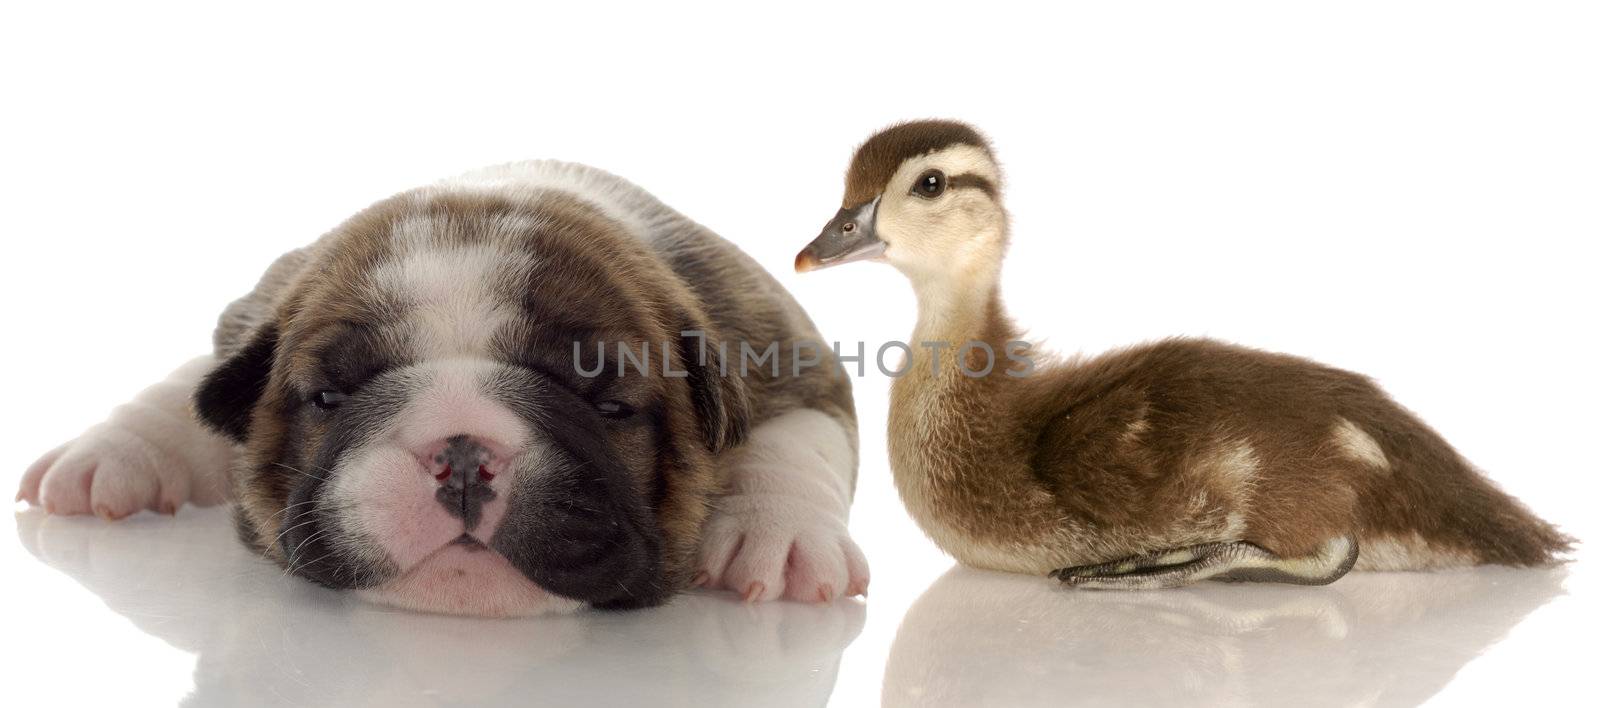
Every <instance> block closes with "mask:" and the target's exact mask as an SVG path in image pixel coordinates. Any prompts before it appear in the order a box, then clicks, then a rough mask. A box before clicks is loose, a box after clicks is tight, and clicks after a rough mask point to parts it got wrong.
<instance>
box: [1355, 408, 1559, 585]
mask: <svg viewBox="0 0 1600 708" xmlns="http://www.w3.org/2000/svg"><path fill="white" fill-rule="evenodd" d="M1363 413H1365V415H1361V416H1359V417H1360V418H1362V419H1365V420H1364V423H1365V426H1364V427H1367V429H1368V430H1371V431H1372V433H1373V436H1374V438H1376V441H1377V442H1378V443H1379V445H1381V447H1382V449H1383V452H1384V454H1385V455H1386V456H1387V458H1388V461H1389V463H1390V470H1389V472H1388V474H1385V475H1382V477H1381V479H1378V480H1374V481H1373V483H1372V486H1371V488H1369V489H1367V490H1364V491H1365V493H1364V494H1363V496H1364V497H1366V498H1365V499H1364V500H1363V503H1362V504H1361V505H1360V508H1361V509H1362V512H1361V513H1362V515H1363V517H1364V518H1362V519H1361V522H1362V527H1363V533H1362V534H1361V535H1362V539H1361V544H1362V555H1363V561H1364V563H1363V565H1364V566H1366V567H1370V568H1374V569H1378V568H1382V567H1383V566H1384V565H1386V564H1387V565H1392V566H1394V567H1393V568H1390V569H1395V570H1400V569H1406V568H1418V567H1423V568H1425V567H1441V566H1448V565H1472V564H1495V565H1508V566H1519V567H1525V566H1539V565H1548V564H1551V563H1555V562H1560V561H1561V560H1562V556H1564V555H1565V554H1567V553H1569V552H1570V551H1571V550H1572V547H1573V544H1574V543H1575V540H1574V539H1573V538H1572V537H1570V536H1567V535H1566V534H1564V533H1562V532H1561V531H1560V530H1559V529H1557V528H1556V527H1555V525H1553V524H1551V523H1550V522H1548V521H1545V520H1544V519H1541V518H1539V517H1538V516H1537V515H1535V514H1534V513H1533V512H1532V511H1530V510H1529V509H1528V508H1527V507H1526V506H1524V505H1523V504H1522V502H1520V501H1518V500H1517V499H1516V498H1515V497H1512V496H1511V495H1509V494H1507V493H1506V492H1505V491H1503V490H1501V489H1500V488H1499V487H1498V486H1497V485H1495V484H1494V482H1491V481H1490V480H1489V479H1488V478H1487V477H1485V476H1484V475H1483V474H1482V473H1481V472H1479V471H1478V469H1477V468H1475V467H1474V466H1473V465H1472V464H1471V463H1470V462H1468V461H1467V460H1466V459H1465V458H1464V457H1463V456H1462V455H1461V454H1460V453H1458V452H1457V451H1456V450H1455V448H1454V447H1452V446H1451V445H1450V444H1449V443H1448V442H1446V441H1445V439H1444V438H1443V437H1442V436H1440V435H1439V434H1438V433H1437V432H1435V431H1434V430H1433V429H1432V428H1430V427H1429V426H1428V425H1427V424H1426V423H1424V422H1422V420H1421V419H1420V418H1418V417H1417V416H1416V415H1415V414H1413V413H1411V412H1410V411H1408V410H1406V409H1405V408H1403V407H1401V406H1400V405H1399V404H1397V403H1394V402H1393V401H1392V400H1389V399H1388V398H1387V396H1384V397H1383V399H1382V405H1379V406H1373V407H1370V408H1368V410H1366V411H1363ZM1419 547H1420V549H1421V550H1419ZM1386 549H1387V550H1391V551H1394V554H1393V555H1394V557H1393V558H1387V559H1386V558H1385V550H1386ZM1386 561H1387V563H1386Z"/></svg>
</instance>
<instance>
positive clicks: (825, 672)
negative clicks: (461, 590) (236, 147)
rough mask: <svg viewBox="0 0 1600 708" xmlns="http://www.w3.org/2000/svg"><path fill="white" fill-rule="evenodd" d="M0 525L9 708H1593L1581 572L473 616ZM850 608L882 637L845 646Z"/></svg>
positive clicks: (87, 530)
mask: <svg viewBox="0 0 1600 708" xmlns="http://www.w3.org/2000/svg"><path fill="white" fill-rule="evenodd" d="M14 529H15V535H13V534H12V530H11V529H10V528H8V529H7V531H6V532H5V534H4V536H5V538H4V540H3V545H0V548H3V551H0V552H3V555H0V560H3V561H4V564H5V568H6V577H5V583H6V586H7V593H8V595H9V600H8V602H7V603H6V614H7V617H6V626H7V629H8V631H7V633H6V642H7V652H8V653H9V654H10V657H9V660H8V661H7V662H6V673H8V674H11V675H12V676H13V677H14V678H13V680H11V681H8V683H9V685H10V686H11V695H13V696H16V697H22V698H26V699H27V700H26V702H24V703H17V704H15V705H32V704H35V703H38V702H43V703H56V704H72V705H93V704H97V703H116V704H123V705H170V704H175V703H183V704H184V705H190V706H210V705H240V704H249V705H370V706H409V705H440V704H472V705H595V706H605V705H696V706H720V705H727V706H752V705H775V706H786V705H795V706H803V705H823V704H828V703H831V704H833V705H844V706H852V705H865V704H872V703H874V702H877V701H878V700H879V699H880V697H881V700H882V702H883V703H884V704H886V705H998V706H1021V705H1062V704H1084V705H1176V706H1193V705H1219V706H1220V705H1226V706H1253V705H1260V706H1270V705H1330V706H1389V705H1395V706H1401V705H1414V704H1418V703H1421V702H1423V701H1427V700H1429V699H1433V698H1438V699H1439V702H1440V703H1446V704H1469V703H1470V704H1478V703H1483V704H1490V703H1494V702H1496V701H1499V700H1502V699H1516V698H1518V697H1521V698H1523V699H1527V698H1536V699H1539V700H1540V701H1543V702H1549V703H1555V704H1577V703H1581V702H1582V701H1583V698H1582V697H1583V696H1586V695H1588V696H1592V691H1591V689H1590V688H1589V685H1588V683H1587V678H1588V676H1587V672H1588V671H1591V670H1592V666H1590V664H1591V660H1592V656H1589V654H1590V652H1589V651H1588V650H1587V648H1585V647H1586V645H1587V641H1586V637H1585V635H1586V634H1587V635H1591V636H1592V632H1593V630H1594V629H1595V627H1594V625H1593V621H1594V618H1595V612H1594V590H1593V588H1594V585H1593V582H1592V580H1591V578H1590V576H1591V575H1592V574H1591V573H1588V572H1586V571H1587V567H1586V566H1584V565H1581V564H1574V565H1571V566H1568V567H1565V568H1558V569H1553V570H1537V571H1516V570H1508V569H1503V568H1483V569H1476V570H1465V571H1456V572H1445V573H1369V574H1353V575H1350V576H1348V577H1346V578H1345V579H1343V580H1340V581H1339V582H1338V583H1336V584H1334V585H1332V586H1329V587H1325V588H1296V587H1283V586H1244V585H1224V584H1216V583H1209V584H1205V585H1201V586H1199V587H1195V588H1190V589H1184V590H1176V591H1164V592H1150V593H1106V592H1085V591H1077V592H1074V591H1066V590H1062V589H1060V588H1058V587H1056V586H1055V584H1054V583H1051V582H1048V581H1045V580H1043V579H1040V578H1029V577H1022V576H1015V575H1005V574H999V573H987V572H982V571H974V570H968V569H962V568H956V569H952V570H949V571H948V572H945V573H944V574H943V575H942V576H940V577H938V578H937V579H936V580H935V581H934V582H933V583H932V584H931V585H930V586H928V587H927V588H926V590H924V591H922V592H921V593H920V596H917V595H914V594H903V593H895V592H891V593H887V594H888V595H889V596H888V597H886V598H882V599H880V598H876V597H875V598H873V599H872V600H870V601H869V602H867V603H865V605H863V604H861V603H856V602H844V603H839V604H836V605H834V606H830V607H824V606H812V605H798V604H792V603H774V604H766V605H758V606H750V605H745V604H742V603H740V602H738V601H737V600H736V599H735V598H733V597H732V596H731V595H706V594H695V595H686V596H683V597H681V598H679V599H678V600H677V601H675V602H673V603H671V604H670V605H668V606H667V607H664V608H660V609H656V610H649V611H644V612H636V613H593V612H591V613H586V614H582V615H579V616H576V617H565V618H553V619H533V620H519V621H490V620H472V619H463V618H456V617H443V616H432V615H420V614H413V613H408V612H400V611H394V610H390V609H386V608H382V607H377V606H372V605H367V604H365V603H362V602H360V601H357V600H356V599H355V598H353V597H351V596H349V595H347V594H339V593H334V592H330V591H326V590H323V589H320V588H316V587H313V586H311V585H309V584H307V583H305V582H303V581H300V580H297V579H294V578H287V577H284V576H283V575H282V574H281V573H280V572H279V571H278V570H277V569H276V568H275V567H274V566H272V565H270V564H269V563H267V562H266V561H263V560H261V559H258V558H256V557H254V556H252V555H251V554H250V553H248V552H247V551H246V550H245V549H244V548H243V547H242V546H241V545H239V544H238V543H237V542H236V541H235V540H234V539H233V537H232V533H231V528H230V526H229V523H228V518H227V514H226V512H225V511H223V510H221V509H209V510H198V509H186V510H184V511H183V512H182V513H180V514H179V515H178V516H177V517H176V518H165V517H158V516H155V515H151V514H148V513H147V514H141V515H139V516H136V517H134V518H131V519H129V520H126V521H124V522H121V523H116V524H108V523H105V522H103V521H100V520H99V519H94V518H82V517H79V518H59V517H45V516H44V515H43V514H40V513H39V512H37V511H28V512H23V513H19V514H17V516H16V524H15V527H14ZM877 561H878V566H877V572H879V573H895V572H896V571H899V570H905V571H913V572H912V573H911V574H912V575H925V573H916V572H915V568H913V567H911V566H910V565H904V564H903V563H904V561H905V559H902V561H901V562H900V563H897V562H896V559H894V558H879V559H877ZM888 585H890V586H891V587H892V588H898V587H902V586H901V585H900V584H897V583H889V584H888ZM906 600H914V601H910V602H907V601H906ZM869 617H870V618H871V620H870V621H871V622H872V623H873V624H874V625H876V626H877V627H878V629H879V631H877V632H875V634H877V635H879V636H890V637H892V641H891V642H889V643H887V644H884V643H882V642H880V641H869V642H866V643H864V644H861V645H857V646H854V647H851V643H852V640H855V639H856V638H857V636H858V634H859V633H861V631H862V626H863V621H864V620H867V618H869ZM884 630H887V634H886V633H885V631H884ZM847 647H851V648H849V649H847ZM842 662H843V663H844V665H845V670H843V671H841V663H842ZM841 675H843V678H844V680H842V681H841V680H840V679H841Z"/></svg>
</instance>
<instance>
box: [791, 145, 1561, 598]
mask: <svg viewBox="0 0 1600 708" xmlns="http://www.w3.org/2000/svg"><path fill="white" fill-rule="evenodd" d="M1000 188H1001V176H1000V168H999V166H998V164H997V163H996V161H995V158H994V153H993V152H992V151H991V150H990V147H989V143H988V141H986V140H985V139H984V137H983V136H982V135H980V134H979V133H978V132H977V131H976V130H974V129H973V128H971V127H970V126H967V125H965V124H962V123H957V122H950V121H918V122H911V123H904V124H900V125H896V126H893V127H890V128H888V129H886V130H884V131H882V132H880V133H878V134H877V135H874V136H872V138H871V139H869V140H867V141H866V142H865V143H864V144H862V145H861V147H860V148H858V149H857V150H856V153H855V156H854V159H852V160H851V163H850V169H849V171H848V173H847V174H846V178H845V192H844V205H843V208H841V209H840V210H839V212H838V214H837V215H835V216H834V218H833V220H832V221H830V222H828V224H827V226H826V227H825V228H824V229H823V231H822V233H821V235H819V236H818V237H817V238H816V240H815V241H812V242H811V244H810V245H808V246H806V248H805V250H803V251H801V252H800V254H799V255H798V256H797V257H796V259H795V268H796V270H798V271H802V272H803V271H807V270H813V269H816V268H822V267H826V266H831V265H836V264H839V263H846V262H851V261H857V260H877V261H886V262H888V263H889V264H890V265H893V266H894V267H895V268H897V269H899V270H900V272H902V273H904V274H905V275H906V277H908V278H909V279H910V280H911V286H912V288H913V289H914V290H915V291H916V297H917V307H918V314H917V323H916V328H915V330H914V331H913V335H912V340H911V342H912V347H913V349H912V351H911V354H910V355H909V356H908V359H909V361H908V362H906V363H905V364H904V366H905V367H906V370H905V371H904V373H903V374H901V375H900V376H899V377H898V378H896V379H895V380H894V382H893V386H892V392H891V397H890V407H889V440H888V443H889V461H890V465H891V468H892V469H893V473H894V480H895V486H896V487H897V488H898V489H899V492H900V497H901V499H902V500H903V501H904V502H905V505H906V508H907V509H908V510H909V511H910V513H911V515H912V517H913V518H915V519H916V520H917V522H918V524H920V525H921V527H922V529H923V530H924V531H925V532H926V533H927V534H928V536H929V537H930V538H932V539H933V541H934V542H935V543H937V544H938V545H939V547H940V548H942V549H944V550H945V551H946V552H948V553H950V554H951V555H952V556H954V557H955V558H956V559H957V560H958V561H960V562H962V563H965V564H967V565H971V566H976V567H979V568H988V569H993V570H1003V571H1012V572H1018V573H1034V574H1046V573H1048V574H1049V575H1050V576H1051V577H1054V578H1058V579H1059V580H1061V581H1062V582H1063V583H1066V584H1068V585H1073V586H1079V587H1090V588H1129V589H1136V588H1165V587H1174V586H1179V585H1186V584H1189V583H1192V582H1196V581H1199V580H1203V579H1208V578H1209V579H1220V580H1243V581H1261V582H1283V583H1296V584H1305V585H1320V584H1326V583H1330V582H1333V581H1334V580H1337V579H1338V578H1339V577H1341V576H1343V575H1344V574H1345V573H1346V572H1348V571H1349V570H1351V569H1352V568H1354V569H1370V570H1411V569H1425V568H1442V567H1450V566H1465V565H1475V564H1482V563H1494V564H1503V565H1512V566H1530V565H1539V564H1545V563H1550V562H1552V561H1553V560H1554V559H1555V557H1556V554H1558V553H1561V552H1563V551H1566V550H1568V549H1569V548H1570V544H1571V542H1572V541H1571V539H1569V538H1567V537H1566V536H1564V535H1562V534H1561V533H1560V532H1558V531H1557V530H1556V529H1555V528H1554V527H1553V526H1551V525H1550V524H1549V523H1546V522H1545V521H1543V520H1541V519H1540V518H1538V517H1537V516H1534V515H1533V514H1532V513H1531V512H1529V511H1528V510H1527V509H1526V508H1524V507H1523V506H1522V505H1521V504H1520V503H1519V502H1518V501H1517V500H1515V499H1513V498H1512V497H1510V496H1508V495H1507V494H1505V493H1504V492H1502V491H1500V490H1499V489H1498V488H1496V487H1495V486H1494V485H1493V484H1492V483H1491V482H1489V481H1488V480H1487V479H1485V478H1484V477H1483V476H1481V475H1480V474H1478V472H1476V471H1475V470H1474V469H1473V467H1472V466H1471V465H1470V464H1469V463H1468V462H1467V461H1466V460H1464V459H1463V458H1462V457H1461V455H1459V454H1458V453H1457V452H1456V451H1455V450H1454V449H1453V448H1452V447H1451V446H1450V445H1449V444H1448V443H1446V442H1445V441H1444V439H1443V438H1441V437H1440V436H1439V434H1438V433H1435V432H1434V431H1433V430H1432V429H1430V428H1429V427H1428V426H1427V425H1426V424H1424V423H1423V422H1422V421H1421V420H1419V419H1417V417H1416V416H1415V415H1413V414H1412V413H1410V412H1409V411H1407V410H1406V409H1404V408H1402V407H1400V406H1399V405H1398V404H1396V403H1395V402H1394V401H1392V400H1391V399H1390V398H1389V397H1388V396H1387V395H1386V394H1385V393H1384V392H1383V391H1382V390H1380V389H1379V388H1378V387H1377V385H1375V384H1374V383H1373V382H1372V381H1371V380H1370V379H1368V378H1366V377H1364V376H1361V375H1358V374H1354V373H1350V372H1346V371H1341V370H1338V369H1334V368H1330V367H1327V366H1323V365H1321V364H1317V363H1315V362H1312V361H1309V360H1306V359H1301V358H1297V357H1293V356H1287V355H1282V354H1273V353H1268V352H1263V351H1258V350H1254V349H1247V348H1244V347H1239V346H1234V345H1230V344H1225V343H1222V342H1218V341H1213V340H1206V339H1168V340H1164V341H1159V342H1156V343H1153V344H1144V345H1140V346H1135V347H1130V348H1127V349H1122V350H1119V351H1115V352H1112V353H1109V354H1105V355H1102V356H1100V357H1097V358H1091V359H1078V360H1071V361H1065V362H1059V363H1047V362H1040V363H1039V365H1038V366H1037V370H1030V369H1032V368H1034V367H1033V364H1031V363H1030V362H1031V360H1032V358H1033V353H1032V352H1031V350H1030V349H1029V348H1028V346H1027V345H1026V344H1025V343H1023V342H1020V341H1018V340H1019V338H1020V333H1019V331H1018V330H1017V328H1016V327H1015V326H1014V325H1013V324H1012V322H1011V321H1010V320H1009V319H1008V318H1007V316H1006V313H1005V308H1004V307H1003V306H1002V304H1001V302H1000V294H999V276H1000V264H1001V260H1002V258H1003V256H1004V254H1005V250H1006V244H1007V239H1008V236H1009V234H1008V228H1007V216H1006V210H1005V208H1004V206H1003V205H1002V203H1001V193H1000ZM934 343H948V347H947V348H943V349H942V350H940V351H942V353H943V355H944V356H943V357H940V356H937V354H939V353H940V351H936V350H935V348H934V346H935V345H934ZM1001 354H1003V355H1004V356H1006V357H1007V358H1008V359H1009V360H1010V361H1009V363H1007V362H1001V361H999V360H998V359H997V356H999V355H1001ZM941 359H942V361H941Z"/></svg>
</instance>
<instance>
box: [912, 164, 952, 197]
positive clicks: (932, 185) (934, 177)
mask: <svg viewBox="0 0 1600 708" xmlns="http://www.w3.org/2000/svg"><path fill="white" fill-rule="evenodd" d="M911 193H912V194H915V195H917V196H919V197H923V198H926V199H932V198H934V197H937V196H939V195H941V194H944V173H943V172H940V171H938V170H928V171H927V172H924V173H922V176H921V177H918V178H917V183H916V184H914V185H912V186H911Z"/></svg>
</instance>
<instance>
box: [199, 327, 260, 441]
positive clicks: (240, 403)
mask: <svg viewBox="0 0 1600 708" xmlns="http://www.w3.org/2000/svg"><path fill="white" fill-rule="evenodd" d="M277 349H278V326H277V325H276V324H273V323H270V322H269V323H267V324H265V325H263V326H262V327H261V328H260V329H258V330H256V332H255V334H253V335H251V336H250V341H249V342H248V343H247V344H245V346H244V348H243V349H240V350H239V351H238V352H236V353H234V355H233V356H232V357H230V358H229V359H228V360H227V361H224V362H222V364H221V365H220V366H218V367H217V368H215V369H212V370H211V373H209V374H206V377H205V379H204V380H203V381H201V382H200V387H199V388H198V389H196V390H195V393H194V410H195V413H196V414H197V415H198V416H199V417H200V421H201V422H203V423H205V424H206V425H207V426H210V427H211V428H212V429H214V430H216V431H217V432H219V433H222V434H223V435H226V436H228V437H230V438H233V439H234V440H237V441H239V442H244V441H245V439H246V437H247V436H248V435H249V433H250V412H251V411H252V410H254V409H255V407H256V401H259V400H261V394H262V392H263V391H265V390H266V388H267V377H268V376H269V375H270V374H271V373H272V358H273V355H274V353H276V351H277Z"/></svg>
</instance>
